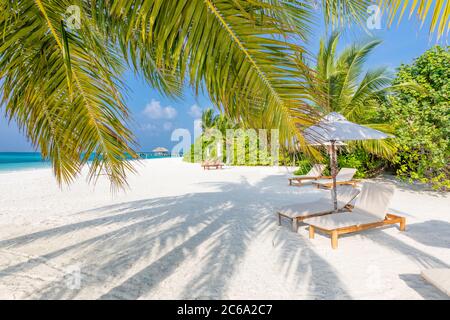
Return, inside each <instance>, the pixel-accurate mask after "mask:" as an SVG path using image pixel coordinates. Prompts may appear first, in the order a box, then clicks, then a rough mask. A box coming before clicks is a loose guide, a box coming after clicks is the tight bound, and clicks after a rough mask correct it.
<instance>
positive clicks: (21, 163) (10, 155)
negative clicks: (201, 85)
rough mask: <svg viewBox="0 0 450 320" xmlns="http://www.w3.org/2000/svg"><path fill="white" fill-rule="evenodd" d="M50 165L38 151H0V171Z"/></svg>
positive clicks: (147, 155)
mask: <svg viewBox="0 0 450 320" xmlns="http://www.w3.org/2000/svg"><path fill="white" fill-rule="evenodd" d="M138 155H139V156H140V157H141V158H143V159H156V158H167V157H170V155H160V154H154V153H152V152H139V153H138ZM130 160H131V157H130ZM50 167H51V163H50V161H48V160H46V159H43V158H42V156H41V154H40V153H39V152H0V172H5V171H18V170H29V169H39V168H50Z"/></svg>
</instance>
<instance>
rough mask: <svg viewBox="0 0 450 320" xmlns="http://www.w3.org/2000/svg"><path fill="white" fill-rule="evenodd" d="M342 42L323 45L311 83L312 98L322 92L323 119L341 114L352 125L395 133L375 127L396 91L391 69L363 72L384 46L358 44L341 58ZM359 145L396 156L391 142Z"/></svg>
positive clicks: (329, 41) (331, 39) (319, 103)
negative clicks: (339, 47)
mask: <svg viewBox="0 0 450 320" xmlns="http://www.w3.org/2000/svg"><path fill="white" fill-rule="evenodd" d="M338 42H339V33H338V32H334V33H333V34H332V35H331V36H330V37H329V38H328V39H322V40H321V42H320V50H319V53H318V56H317V61H316V66H315V79H314V81H311V82H310V84H311V91H312V94H313V95H317V92H320V95H319V96H320V97H321V99H320V100H317V99H316V101H315V102H316V106H317V109H319V110H320V112H321V114H322V115H326V114H328V113H330V112H338V113H341V114H342V115H344V117H346V118H347V119H348V120H350V121H352V122H356V123H359V124H362V125H365V126H368V127H373V128H374V129H378V130H381V131H384V132H389V131H391V130H390V127H389V125H387V124H383V123H373V120H374V116H375V115H376V113H377V109H378V108H379V107H380V106H381V104H382V103H383V102H384V101H385V97H386V95H387V94H388V93H389V92H392V91H393V90H395V87H393V86H391V81H392V77H391V74H390V73H389V72H388V71H387V68H377V69H373V70H368V71H367V72H364V70H363V67H364V62H365V61H366V60H367V58H368V56H369V55H370V53H371V52H372V51H373V50H374V49H375V48H376V47H377V46H378V45H379V44H380V43H381V42H380V41H379V40H372V41H369V42H366V43H362V44H354V45H351V46H348V47H347V48H345V49H344V50H343V51H342V52H341V53H340V54H337V52H336V48H337V46H338ZM405 85H406V84H405ZM312 98H314V97H312ZM359 144H361V145H362V146H363V147H364V148H365V149H366V151H368V152H370V153H373V154H376V155H378V156H382V157H390V156H392V155H393V154H394V153H395V147H394V145H393V144H392V142H391V141H389V140H377V141H369V142H367V141H364V142H359Z"/></svg>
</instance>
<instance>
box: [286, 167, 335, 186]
mask: <svg viewBox="0 0 450 320" xmlns="http://www.w3.org/2000/svg"><path fill="white" fill-rule="evenodd" d="M325 168H326V166H325V165H324V164H315V165H314V166H313V167H312V168H311V170H309V172H308V173H307V174H305V175H303V176H296V177H292V178H289V185H290V186H302V185H304V183H303V182H305V181H309V182H311V180H317V179H323V178H327V177H324V176H322V173H323V171H324V170H325Z"/></svg>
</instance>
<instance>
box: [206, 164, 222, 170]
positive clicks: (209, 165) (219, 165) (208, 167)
mask: <svg viewBox="0 0 450 320" xmlns="http://www.w3.org/2000/svg"><path fill="white" fill-rule="evenodd" d="M202 167H203V170H211V169H216V170H219V169H223V163H203V164H202Z"/></svg>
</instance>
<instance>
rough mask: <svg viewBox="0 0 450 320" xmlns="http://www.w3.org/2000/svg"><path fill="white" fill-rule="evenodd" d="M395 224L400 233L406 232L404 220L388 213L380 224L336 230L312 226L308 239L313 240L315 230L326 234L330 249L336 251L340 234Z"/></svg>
mask: <svg viewBox="0 0 450 320" xmlns="http://www.w3.org/2000/svg"><path fill="white" fill-rule="evenodd" d="M349 214H351V213H349ZM397 223H399V224H400V231H405V230H406V218H404V217H400V216H397V215H395V214H390V213H388V214H387V215H386V218H385V219H384V220H383V221H380V222H374V223H368V224H362V225H357V226H356V225H355V226H351V227H344V228H338V229H332V230H327V229H323V228H319V227H317V226H314V225H310V226H309V238H310V239H314V234H315V232H316V229H317V230H319V231H321V232H324V233H326V234H329V235H331V247H332V248H333V249H337V247H338V237H339V236H340V235H341V234H347V233H352V232H358V231H363V230H367V229H373V228H377V227H382V226H386V225H392V224H397Z"/></svg>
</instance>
